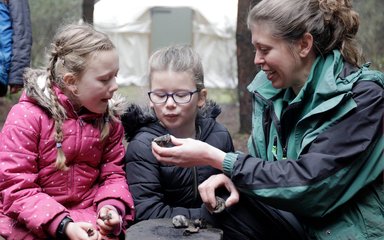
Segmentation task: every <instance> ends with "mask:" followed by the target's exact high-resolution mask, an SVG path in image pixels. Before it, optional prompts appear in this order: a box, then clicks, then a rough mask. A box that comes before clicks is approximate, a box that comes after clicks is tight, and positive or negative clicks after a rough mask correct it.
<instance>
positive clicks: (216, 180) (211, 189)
mask: <svg viewBox="0 0 384 240" xmlns="http://www.w3.org/2000/svg"><path fill="white" fill-rule="evenodd" d="M221 187H225V188H226V189H227V190H228V192H229V193H230V195H229V197H228V198H227V199H226V201H225V207H229V206H232V205H234V204H236V203H237V202H239V197H240V196H239V192H238V190H237V189H236V187H235V185H234V184H233V182H232V181H231V179H230V178H229V177H227V176H225V175H224V174H217V175H212V176H210V177H209V178H208V179H207V180H205V181H204V182H203V183H201V184H200V185H199V192H200V196H201V199H202V200H203V202H204V203H205V206H206V207H207V209H208V211H210V212H213V210H214V209H215V207H216V194H215V191H216V189H218V188H221Z"/></svg>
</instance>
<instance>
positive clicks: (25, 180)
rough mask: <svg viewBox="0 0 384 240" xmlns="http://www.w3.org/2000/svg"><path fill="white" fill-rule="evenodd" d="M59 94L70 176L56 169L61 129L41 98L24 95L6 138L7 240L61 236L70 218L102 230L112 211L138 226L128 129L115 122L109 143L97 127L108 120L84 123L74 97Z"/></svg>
mask: <svg viewBox="0 0 384 240" xmlns="http://www.w3.org/2000/svg"><path fill="white" fill-rule="evenodd" d="M29 87H31V86H29ZM32 87H34V88H35V89H33V90H34V91H36V87H37V86H36V85H33V86H32ZM27 92H28V88H27ZM30 92H32V91H30ZM56 92H57V94H58V95H59V99H60V102H61V104H62V105H63V106H64V108H65V109H66V110H67V119H66V120H65V121H64V124H63V127H62V128H63V133H64V140H63V143H62V147H63V150H64V153H65V156H66V158H67V166H68V167H69V170H67V171H59V170H57V168H56V167H55V161H56V143H55V141H54V138H53V134H54V132H55V131H54V121H53V120H52V118H51V117H50V114H49V113H48V112H49V108H47V107H46V106H42V102H43V101H41V100H36V98H38V97H36V96H34V98H31V97H28V96H27V95H26V94H25V93H24V94H23V95H22V97H21V98H20V101H19V103H18V104H16V105H15V106H14V107H13V108H12V110H11V111H10V112H9V114H8V118H7V120H6V122H5V124H4V127H3V129H2V132H1V134H0V235H1V236H3V237H5V238H7V239H40V238H46V237H47V235H48V236H49V235H50V236H55V232H56V229H57V227H58V224H59V223H60V221H61V220H62V219H63V218H64V217H65V216H66V215H70V216H71V217H72V218H73V220H74V221H75V222H76V221H84V222H91V223H93V224H96V219H97V213H98V210H99V209H100V208H101V207H102V206H104V205H106V204H109V205H113V206H115V207H116V208H117V209H118V210H119V212H120V213H121V214H122V215H123V216H124V217H123V219H124V222H125V224H126V223H127V222H130V221H132V219H133V218H134V208H133V200H132V197H131V194H130V192H129V190H128V185H127V182H126V178H125V173H124V170H123V158H124V153H125V150H124V146H123V144H122V137H123V128H122V126H121V123H120V122H118V121H116V120H112V119H111V121H110V126H111V128H110V134H109V136H108V137H107V138H106V139H105V140H103V141H101V140H100V130H99V129H98V128H97V127H96V126H95V124H94V123H95V119H97V118H100V117H102V116H99V115H95V114H91V113H88V114H83V115H80V116H77V115H76V113H75V112H74V111H73V110H72V106H71V104H70V103H69V100H68V99H67V97H66V96H65V95H64V94H63V93H62V92H60V90H59V89H56ZM29 95H31V94H29ZM43 95H44V94H43ZM43 105H44V104H43Z"/></svg>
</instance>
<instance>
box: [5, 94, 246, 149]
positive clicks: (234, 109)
mask: <svg viewBox="0 0 384 240" xmlns="http://www.w3.org/2000/svg"><path fill="white" fill-rule="evenodd" d="M141 92H143V91H141ZM138 99H140V100H142V99H146V96H140V97H137V96H134V97H132V98H131V99H129V98H128V100H129V101H136V102H137V100H138ZM17 100H18V96H12V97H9V96H7V97H0V130H1V129H2V127H3V124H4V121H5V119H6V116H7V114H8V112H9V110H10V109H11V107H12V106H13V104H14V103H16V102H17ZM219 104H220V106H221V109H222V112H221V114H220V115H219V116H218V118H217V121H218V122H220V123H222V124H223V125H224V126H226V127H227V128H228V130H229V132H230V133H231V135H232V138H233V143H234V145H235V150H237V151H242V152H247V150H246V143H247V140H248V134H239V133H238V130H239V109H238V104H237V103H225V104H223V103H219Z"/></svg>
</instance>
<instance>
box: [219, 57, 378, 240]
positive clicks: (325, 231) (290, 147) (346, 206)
mask: <svg viewBox="0 0 384 240" xmlns="http://www.w3.org/2000/svg"><path fill="white" fill-rule="evenodd" d="M383 87H384V74H383V73H381V72H378V71H373V70H369V69H368V66H367V65H365V66H363V67H361V68H359V69H358V68H352V67H351V66H350V65H349V64H347V63H345V62H344V61H343V58H342V56H341V54H340V52H339V51H333V53H331V54H329V55H328V56H327V57H326V58H323V57H318V58H317V59H316V61H315V63H314V64H313V67H312V69H311V73H310V76H309V77H308V80H307V82H306V84H305V85H304V86H303V88H302V89H301V90H300V92H299V93H298V94H297V95H294V94H293V92H292V90H291V89H275V88H273V87H272V85H271V82H270V81H269V80H268V79H267V77H266V74H265V73H264V72H260V73H259V74H258V75H257V76H256V77H255V79H254V80H253V82H252V83H251V84H250V85H249V86H248V89H249V91H250V92H251V93H252V94H253V101H254V107H253V113H252V121H253V129H252V134H251V137H250V139H249V142H248V149H249V155H246V154H242V153H227V154H226V157H225V159H224V162H223V169H224V173H225V174H226V175H227V176H229V177H230V178H231V179H232V181H233V182H234V184H235V185H236V186H237V187H238V189H239V190H240V191H242V192H246V193H248V194H251V195H254V196H255V197H256V198H257V199H259V200H260V201H262V202H264V203H266V204H269V205H271V206H274V207H276V208H279V209H283V210H286V211H290V212H292V213H294V214H295V215H296V216H297V217H298V218H299V220H300V221H301V222H302V224H303V225H304V227H305V229H306V232H307V233H308V236H309V238H310V239H375V240H377V239H384V187H383V170H384V158H383V150H384V138H383V109H384V100H383V99H384V97H383Z"/></svg>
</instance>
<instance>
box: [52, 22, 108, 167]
mask: <svg viewBox="0 0 384 240" xmlns="http://www.w3.org/2000/svg"><path fill="white" fill-rule="evenodd" d="M113 49H115V46H114V45H113V43H112V41H111V40H110V39H109V38H108V37H107V36H106V35H105V34H103V33H101V32H98V31H96V30H95V29H94V28H93V27H92V26H91V25H88V24H69V25H65V26H63V27H61V28H60V29H59V31H58V32H57V34H56V35H55V37H54V39H53V42H52V44H51V51H50V56H49V64H48V67H47V76H48V77H47V81H46V90H47V92H48V94H49V96H50V98H49V99H50V106H51V114H52V118H53V119H54V122H55V126H54V129H55V134H54V139H55V142H56V148H57V157H56V163H55V165H56V167H57V169H59V170H67V169H68V167H67V165H66V157H65V154H64V151H63V149H62V142H63V140H64V135H63V130H62V125H63V122H64V120H65V119H66V112H65V109H64V108H63V106H61V104H60V103H59V99H58V97H57V95H56V93H55V91H54V88H53V87H54V86H57V87H58V88H60V89H62V90H64V88H65V84H64V81H63V76H64V75H65V74H66V73H71V74H73V75H74V76H77V77H80V76H81V74H82V73H83V72H84V70H85V69H86V67H87V62H88V59H89V58H90V56H91V55H93V54H97V52H99V51H108V50H113ZM96 124H97V126H98V127H99V129H100V130H101V140H103V139H105V138H106V137H107V136H108V134H109V129H110V127H109V110H108V109H107V111H106V112H105V114H104V117H103V118H100V119H98V120H97V123H96Z"/></svg>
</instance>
